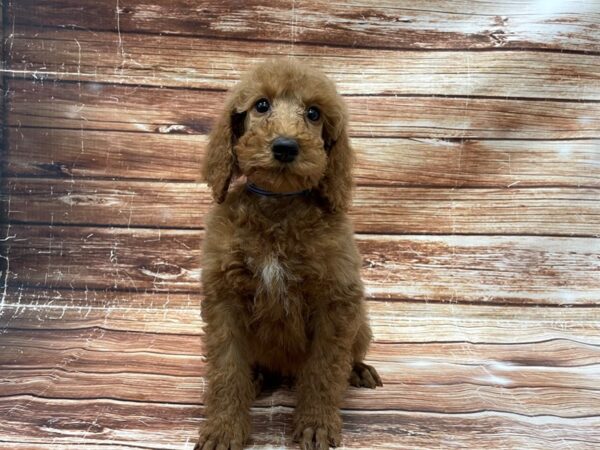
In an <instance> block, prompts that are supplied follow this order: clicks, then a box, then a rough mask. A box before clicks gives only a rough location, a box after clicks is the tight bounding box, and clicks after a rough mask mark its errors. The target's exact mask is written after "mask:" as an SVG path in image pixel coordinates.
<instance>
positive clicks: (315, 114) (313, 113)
mask: <svg viewBox="0 0 600 450" xmlns="http://www.w3.org/2000/svg"><path fill="white" fill-rule="evenodd" d="M306 117H308V120H311V121H313V122H316V121H317V120H319V117H321V112H320V111H319V108H317V107H316V106H311V107H310V108H308V109H307V110H306Z"/></svg>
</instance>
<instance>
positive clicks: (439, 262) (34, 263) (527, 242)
mask: <svg viewBox="0 0 600 450" xmlns="http://www.w3.org/2000/svg"><path fill="white" fill-rule="evenodd" d="M10 233H11V236H13V238H12V239H11V240H10V246H9V250H10V258H11V264H12V267H14V269H13V270H12V271H11V273H10V274H9V277H8V282H9V283H10V284H11V285H12V286H15V287H18V286H20V285H22V284H25V285H30V286H38V287H47V288H61V287H62V288H65V287H66V288H69V287H70V288H80V289H85V288H89V289H96V288H97V289H103V288H106V287H111V288H119V289H128V290H133V291H144V290H155V291H163V292H178V291H179V292H194V291H196V290H197V289H198V284H199V274H200V270H201V269H200V268H201V260H200V251H199V249H200V245H201V239H202V235H203V232H202V231H197V230H160V229H144V228H138V229H127V228H99V227H63V226H35V225H12V226H11V228H10ZM357 242H358V245H359V249H360V251H361V254H362V255H363V272H362V276H363V279H364V281H365V284H366V288H367V294H368V295H369V296H371V297H382V296H383V297H389V298H391V299H418V300H423V301H474V302H507V303H523V302H526V303H533V304H563V305H568V304H578V305H583V304H592V305H593V304H595V303H596V302H597V299H598V295H599V292H600V283H599V281H600V280H599V279H598V277H597V272H598V268H599V266H598V264H600V260H599V259H598V257H597V256H598V245H599V241H598V240H597V239H593V238H559V237H533V236H505V237H503V236H427V235H423V236H414V235H413V236H395V237H394V236H385V235H383V236H380V235H360V236H357Z"/></svg>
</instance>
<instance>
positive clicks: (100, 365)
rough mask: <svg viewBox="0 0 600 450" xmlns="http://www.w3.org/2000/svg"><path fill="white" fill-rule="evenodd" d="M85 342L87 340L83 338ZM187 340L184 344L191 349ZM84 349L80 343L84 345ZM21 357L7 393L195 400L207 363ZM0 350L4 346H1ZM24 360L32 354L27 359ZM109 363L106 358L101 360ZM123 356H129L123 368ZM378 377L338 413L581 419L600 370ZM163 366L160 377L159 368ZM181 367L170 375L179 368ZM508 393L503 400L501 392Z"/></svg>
mask: <svg viewBox="0 0 600 450" xmlns="http://www.w3.org/2000/svg"><path fill="white" fill-rule="evenodd" d="M88 339H89V338H88ZM192 344H193V342H186V343H183V345H192ZM83 345H84V346H85V345H86V344H85V343H83ZM14 350H15V351H17V352H19V351H20V352H22V354H21V355H20V356H19V360H20V361H19V363H18V364H14V363H11V362H8V363H6V364H5V365H3V367H2V368H1V369H0V375H1V376H2V378H3V380H4V383H6V384H5V386H4V387H3V394H4V395H6V396H14V395H22V394H30V395H36V396H44V397H52V398H67V399H82V398H90V397H94V398H111V399H115V400H131V401H154V402H164V403H181V404H190V403H202V402H203V393H204V387H205V385H206V379H205V378H204V377H205V375H206V365H205V363H204V362H203V361H202V358H198V357H194V358H191V357H188V356H185V357H181V356H179V355H173V356H172V357H168V355H161V356H156V354H155V351H156V350H155V349H154V348H152V350H151V351H149V352H147V353H146V355H145V356H146V357H145V358H144V359H145V361H144V362H143V364H141V365H138V364H136V362H137V360H139V359H140V355H139V354H138V355H136V354H134V355H131V354H130V353H123V352H111V351H108V350H102V351H101V352H100V355H99V359H98V360H92V359H90V357H93V356H94V354H89V352H86V351H85V347H84V349H83V350H82V349H76V350H67V351H63V352H56V351H52V350H50V353H51V354H52V355H53V356H55V357H56V358H57V359H55V360H54V362H53V363H51V364H50V365H44V364H43V363H42V364H40V361H38V359H37V358H36V355H37V354H38V353H40V352H45V351H46V349H45V348H44V347H41V348H36V349H31V348H29V347H28V346H26V347H24V348H23V347H20V346H18V345H17V346H16V347H15V348H14ZM5 351H6V349H5ZM28 357H32V361H31V362H29V360H28V359H27V358H28ZM108 358H111V359H110V360H108ZM130 359H133V361H132V363H131V364H130V362H129V361H130ZM368 361H369V362H370V363H373V364H375V365H376V366H377V369H378V371H379V373H380V375H381V376H382V379H383V380H384V387H383V389H377V390H375V391H369V390H361V389H350V390H349V391H348V392H347V395H346V396H345V399H344V401H343V403H342V408H347V409H355V410H357V409H358V410H363V411H372V410H381V409H388V408H389V409H400V410H406V411H428V412H436V413H450V414H456V413H474V412H478V411H482V410H495V411H502V412H507V413H514V414H523V415H526V416H532V415H543V414H548V415H554V416H559V417H581V416H590V415H595V414H598V413H600V408H599V407H598V405H599V404H600V392H599V391H598V390H597V389H596V385H595V384H594V379H593V375H594V374H595V373H598V369H599V367H600V366H586V367H551V368H549V367H536V366H509V365H504V364H502V363H499V362H489V363H483V364H475V365H460V364H453V363H437V362H433V361H431V360H427V359H416V360H411V361H394V362H389V361H377V362H375V361H372V360H368ZM162 363H166V364H167V371H170V372H173V371H174V370H175V371H176V373H174V374H173V373H165V372H164V371H163V369H162V368H161V366H160V365H161V364H162ZM180 367H181V368H182V370H177V369H179V368H180ZM507 389H509V390H510V394H509V395H506V392H505V391H506V390H507ZM266 396H267V395H265V396H263V398H259V399H258V401H257V402H256V405H257V406H263V407H269V406H271V407H273V406H288V407H293V406H294V405H295V399H294V396H293V395H292V393H291V392H289V391H287V390H278V391H276V392H275V393H274V394H272V395H268V398H264V397H266Z"/></svg>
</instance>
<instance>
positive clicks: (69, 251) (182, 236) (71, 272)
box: [8, 225, 201, 292]
mask: <svg viewBox="0 0 600 450" xmlns="http://www.w3.org/2000/svg"><path fill="white" fill-rule="evenodd" d="M10 233H11V236H14V238H13V239H12V240H10V244H9V246H8V251H9V252H10V264H11V267H12V269H11V271H10V273H9V276H8V282H9V283H27V284H33V285H37V286H48V287H56V286H70V287H82V288H85V287H86V286H88V287H90V288H100V289H102V288H107V287H108V288H111V287H112V288H123V289H132V290H144V289H151V290H158V291H174V292H176V291H188V292H189V291H194V290H196V289H197V288H198V285H199V280H200V270H201V269H200V239H201V232H199V231H193V230H159V229H157V230H148V229H131V230H129V229H126V228H94V227H87V228H80V227H55V226H41V227H38V226H32V225H23V226H12V227H11V229H10ZM40 264H41V265H40ZM42 267H44V269H43V273H41V272H40V270H41V269H42Z"/></svg>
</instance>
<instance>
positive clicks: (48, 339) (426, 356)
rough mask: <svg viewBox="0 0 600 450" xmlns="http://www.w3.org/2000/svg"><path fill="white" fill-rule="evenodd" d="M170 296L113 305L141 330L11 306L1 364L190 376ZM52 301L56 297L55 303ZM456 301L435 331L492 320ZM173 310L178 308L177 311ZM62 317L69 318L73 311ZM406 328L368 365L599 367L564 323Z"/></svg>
mask: <svg viewBox="0 0 600 450" xmlns="http://www.w3.org/2000/svg"><path fill="white" fill-rule="evenodd" d="M64 292H65V294H66V295H72V294H73V291H64ZM96 294H97V292H96V293H95V291H90V295H96ZM121 295H123V294H121ZM26 296H27V293H25V296H24V298H26ZM154 297H155V298H161V296H159V295H154ZM173 297H176V295H175V296H166V295H165V296H162V299H163V300H164V301H165V302H167V304H166V305H165V306H164V307H163V308H156V307H146V306H144V307H143V308H142V311H140V308H134V307H131V306H129V305H128V304H127V303H126V304H124V305H123V306H121V307H120V311H122V314H123V315H125V314H126V312H125V311H128V312H129V313H131V315H132V316H133V317H139V313H140V312H143V313H144V314H145V313H147V312H150V311H157V312H162V313H163V314H165V319H164V320H163V323H162V328H159V327H153V326H152V324H149V326H148V327H146V328H145V329H143V330H142V329H141V327H139V325H138V326H136V323H135V322H134V321H133V320H132V321H131V322H130V324H128V325H127V326H124V327H121V328H117V327H111V326H110V324H111V322H110V320H109V321H107V322H106V324H105V325H103V326H102V327H100V326H95V325H93V324H91V323H89V322H87V321H86V320H87V317H90V316H93V317H99V314H100V312H101V311H100V309H99V308H98V307H96V308H92V309H91V310H89V311H90V312H87V311H85V312H84V313H82V312H81V311H82V309H87V308H86V307H85V301H84V300H83V298H82V299H81V300H82V302H81V303H82V306H81V307H78V308H74V307H72V306H67V308H66V309H65V310H66V311H67V312H69V311H72V312H79V313H80V316H79V317H81V323H80V324H79V325H80V326H79V327H78V328H71V327H70V325H71V323H70V322H69V320H70V319H69V318H68V317H67V315H65V316H63V318H60V316H57V315H55V314H53V313H52V311H51V310H52V309H53V306H57V307H60V304H59V305H55V303H53V302H54V301H55V298H54V297H52V296H47V297H45V298H44V301H45V304H44V305H42V302H39V303H38V306H36V307H31V306H30V305H25V304H23V303H19V304H20V306H21V312H20V313H19V315H18V317H17V319H16V322H13V321H10V322H8V323H7V327H6V328H4V329H3V330H2V333H3V334H2V342H1V345H4V346H5V349H6V351H4V352H2V353H0V362H1V363H2V364H1V365H2V366H5V367H8V366H10V367H14V368H18V367H20V368H24V367H50V366H51V365H52V364H55V363H56V361H57V360H60V359H57V358H58V355H62V357H65V358H66V357H68V356H70V355H71V354H72V353H75V352H76V353H77V355H78V356H77V358H71V359H72V362H73V364H74V365H76V367H78V368H79V369H84V368H85V366H88V365H96V366H98V370H101V371H102V372H110V370H114V368H111V366H110V361H111V360H112V358H117V360H118V361H123V362H122V363H123V364H125V365H127V367H128V368H129V369H130V370H131V371H135V372H151V373H161V374H168V375H177V374H180V375H186V376H187V375H196V374H198V368H197V367H195V365H198V364H200V363H201V362H203V361H204V360H203V359H202V358H203V356H204V346H203V338H202V337H201V336H200V335H199V334H198V332H199V330H200V327H199V326H197V327H196V328H193V329H192V328H191V327H190V328H189V332H188V330H177V331H179V333H169V332H168V329H167V328H166V326H167V325H168V322H172V321H171V320H170V318H169V316H168V314H169V313H170V312H171V311H173V310H176V308H175V307H173V306H172V305H171V300H172V298H173ZM128 300H129V299H128ZM59 301H60V300H56V302H59ZM369 305H370V307H371V308H373V307H375V308H377V307H379V301H373V300H370V301H369ZM457 306H458V308H457V309H456V310H454V311H453V312H452V314H450V315H448V316H447V317H446V324H445V325H444V326H443V328H447V327H449V326H450V325H454V326H456V319H457V317H458V319H459V320H460V319H463V320H465V323H468V324H470V325H471V326H472V325H473V324H476V326H477V327H478V328H480V329H482V330H483V329H485V328H486V322H487V321H490V322H492V323H493V318H490V315H489V314H488V315H485V316H484V315H482V314H481V310H480V311H471V308H469V307H466V306H465V305H457ZM399 308H400V311H399V312H398V314H397V315H398V316H400V315H401V314H403V313H404V312H408V316H409V317H415V316H416V314H417V313H418V312H419V311H423V310H422V309H420V310H419V309H418V308H415V305H414V304H409V305H406V306H405V303H403V304H401V305H400V307H399ZM110 309H111V310H116V307H115V306H113V307H111V308H110ZM403 309H404V310H403ZM436 309H439V308H438V306H436V305H431V306H428V309H427V311H426V312H429V313H431V312H434V311H435V310H436ZM509 309H510V310H511V311H510V312H511V313H512V314H514V315H518V314H519V313H520V312H521V311H522V310H523V308H522V307H519V306H514V307H513V306H511V307H509ZM577 309H581V308H577ZM590 310H591V308H585V311H580V312H579V313H572V314H571V309H569V310H567V311H568V312H567V314H566V315H567V317H562V318H561V314H562V313H563V311H562V310H556V309H555V308H552V309H551V311H549V312H544V318H543V319H544V320H543V324H542V325H545V326H547V325H549V324H550V327H549V328H547V329H546V332H549V331H552V330H551V328H554V330H557V329H558V327H557V326H556V325H552V322H551V321H552V319H555V321H556V322H561V321H562V323H563V324H565V325H567V324H569V322H571V323H572V322H573V321H575V320H577V319H578V317H581V316H583V315H585V314H586V313H587V312H589V311H590ZM179 311H181V310H180V309H179ZM470 311H471V312H470ZM484 311H485V310H484ZM109 312H111V311H107V310H105V311H104V313H105V314H106V316H107V317H108V316H109V314H108V313H109ZM186 312H187V313H188V315H189V316H190V317H191V318H193V319H197V318H198V317H199V315H198V309H196V310H191V309H190V310H188V311H186ZM446 312H447V311H446V310H443V309H442V310H441V311H439V312H438V313H437V314H434V315H435V316H436V317H437V318H438V319H439V320H438V323H440V324H441V323H442V320H443V316H442V314H443V313H446ZM43 313H45V316H43ZM459 314H466V316H465V317H459ZM577 314H579V315H577ZM526 316H527V317H529V318H531V320H533V318H532V316H531V314H526ZM70 317H71V318H72V317H74V314H73V315H71V316H70ZM506 317H507V318H508V317H510V316H509V314H506ZM40 319H41V320H40ZM142 320H143V319H138V320H137V323H138V324H139V323H140V322H142ZM505 322H506V321H505ZM73 323H74V322H73ZM592 325H593V323H592ZM464 327H465V328H468V325H464ZM411 328H412V327H410V326H403V327H402V328H401V327H397V336H396V338H395V339H396V341H389V340H379V337H380V336H379V335H378V336H375V339H374V341H373V342H372V343H371V346H370V347H369V353H368V359H369V360H370V361H373V363H375V364H378V363H379V362H383V363H384V364H388V363H390V364H393V363H395V362H400V363H402V364H408V365H410V364H412V365H413V366H414V367H418V366H419V364H420V365H421V366H422V367H426V366H427V364H441V365H444V364H446V365H458V366H486V365H497V366H498V367H499V368H502V367H504V368H505V370H508V368H510V367H512V368H514V369H519V368H524V369H527V368H530V367H543V368H546V369H547V370H550V368H551V367H571V368H572V370H577V368H585V367H590V366H592V365H596V366H597V365H598V364H600V347H599V346H598V345H594V344H592V343H584V342H578V341H577V340H573V339H576V338H577V337H578V336H577V335H576V334H575V333H576V330H572V328H570V327H569V326H564V327H563V330H564V331H567V332H568V331H569V330H572V331H573V334H572V335H568V334H565V333H563V334H562V336H563V337H562V338H556V339H549V340H538V341H535V342H534V341H531V340H529V339H531V336H530V334H529V333H528V332H527V331H526V330H524V329H523V328H521V329H518V328H517V327H512V329H509V330H506V331H502V328H501V327H500V326H498V327H497V328H495V329H494V332H493V333H490V334H489V335H487V336H485V337H484V339H486V340H488V341H489V343H486V342H469V341H468V340H466V339H463V340H453V338H454V336H450V338H449V340H444V336H437V335H436V333H435V332H426V331H424V332H423V333H422V334H418V335H414V334H410V333H411ZM420 330H421V328H415V331H416V332H419V331H420ZM511 333H512V340H511V337H510V334H511ZM523 333H525V335H523ZM497 335H500V336H501V339H500V340H501V341H502V342H496V341H495V340H494V339H495V337H496V336H497ZM588 337H589V336H588ZM584 339H586V337H584ZM504 341H506V342H504ZM62 357H61V358H62ZM153 358H159V359H160V361H158V362H157V361H154V363H153V364H152V365H149V359H153ZM126 359H127V361H126V362H125V360H126ZM115 362H117V361H115ZM188 362H189V363H190V364H188ZM104 364H106V367H104V368H100V365H104ZM119 364H121V362H119ZM71 367H73V366H71ZM157 370H158V371H157ZM585 370H587V369H585ZM391 375H392V376H395V374H394V373H391Z"/></svg>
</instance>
